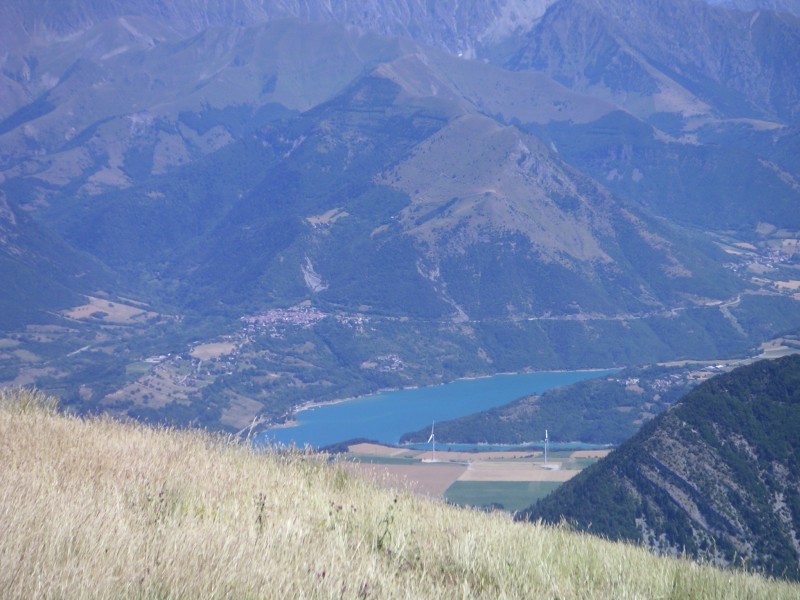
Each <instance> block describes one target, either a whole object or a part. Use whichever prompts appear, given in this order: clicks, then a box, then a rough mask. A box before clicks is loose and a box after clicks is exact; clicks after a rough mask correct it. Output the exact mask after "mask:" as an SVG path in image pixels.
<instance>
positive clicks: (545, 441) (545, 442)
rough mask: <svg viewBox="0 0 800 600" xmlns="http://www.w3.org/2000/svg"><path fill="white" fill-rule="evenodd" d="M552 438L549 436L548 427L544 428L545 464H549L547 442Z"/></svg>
mask: <svg viewBox="0 0 800 600" xmlns="http://www.w3.org/2000/svg"><path fill="white" fill-rule="evenodd" d="M549 441H550V440H549V439H548V437H547V429H545V430H544V466H545V467H546V466H547V444H548V442H549Z"/></svg>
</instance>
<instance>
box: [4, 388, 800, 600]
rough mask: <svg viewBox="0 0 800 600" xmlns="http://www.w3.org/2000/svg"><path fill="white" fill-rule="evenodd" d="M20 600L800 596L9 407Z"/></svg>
mask: <svg viewBox="0 0 800 600" xmlns="http://www.w3.org/2000/svg"><path fill="white" fill-rule="evenodd" d="M0 435H2V439H3V444H2V445H1V446H0V465H2V466H0V472H1V473H2V477H0V511H2V514H4V515H5V517H4V519H3V529H4V530H3V536H2V539H1V540H0V589H3V593H4V597H5V598H9V599H16V598H29V597H32V596H37V597H59V598H84V597H114V598H230V597H236V598H242V597H252V598H256V597H312V598H333V597H336V598H453V597H469V598H539V597H559V598H720V597H725V598H732V599H736V598H773V599H776V598H777V599H780V598H787V599H788V598H796V597H797V594H798V587H797V586H796V585H791V584H787V583H782V582H775V581H768V580H766V579H763V578H760V577H757V576H753V575H747V574H744V573H741V572H723V571H719V570H715V569H713V568H711V567H709V566H701V565H697V564H693V563H691V562H688V561H686V560H678V559H672V558H656V557H653V556H651V555H649V554H648V553H646V552H645V551H644V550H642V549H640V548H635V547H633V546H630V545H623V544H613V543H610V542H606V541H602V540H598V539H596V538H593V537H591V536H587V535H583V534H577V533H573V532H569V531H567V530H566V529H562V528H550V527H546V526H542V525H533V524H521V523H514V522H512V521H511V519H510V518H509V517H508V516H505V515H502V514H484V513H478V512H472V511H465V510H462V509H457V508H454V507H450V506H447V505H445V504H443V503H441V502H438V501H433V500H429V499H424V498H419V497H415V496H412V495H410V494H408V493H406V492H403V491H396V490H395V491H388V490H384V489H380V488H379V487H377V486H376V485H375V484H374V483H371V482H367V481H364V480H362V479H359V478H357V477H355V476H353V475H351V474H350V473H348V472H347V471H346V469H345V467H344V465H341V464H329V463H328V461H327V459H326V457H324V456H319V455H311V454H302V453H296V452H288V453H270V452H267V453H264V452H256V451H254V450H252V449H251V448H250V447H248V446H247V445H243V444H238V443H233V442H231V441H230V440H225V439H221V438H212V437H209V436H208V435H207V434H203V433H199V432H189V431H183V432H177V431H165V430H155V429H150V428H147V427H143V426H141V425H133V424H121V423H118V422H114V421H111V420H107V419H97V420H82V419H78V418H74V417H67V416H63V415H60V414H58V413H57V412H56V410H55V403H54V402H53V401H52V399H49V398H47V397H45V396H43V395H41V394H39V393H37V392H33V391H15V392H2V393H0Z"/></svg>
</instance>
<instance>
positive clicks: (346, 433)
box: [258, 368, 619, 448]
mask: <svg viewBox="0 0 800 600" xmlns="http://www.w3.org/2000/svg"><path fill="white" fill-rule="evenodd" d="M618 370H619V369H617V368H614V369H602V368H592V369H579V370H550V371H525V372H520V373H498V374H496V375H486V376H469V377H462V378H459V379H456V380H453V381H451V382H448V383H437V384H435V385H430V386H408V387H403V388H399V389H391V390H381V391H379V392H374V393H371V394H365V395H362V396H358V397H352V398H340V399H337V400H330V401H323V402H305V403H303V404H301V405H299V406H298V408H297V409H296V411H295V412H294V413H293V414H292V415H291V416H288V415H287V420H286V421H284V422H283V423H280V424H275V425H272V426H270V427H268V428H266V430H265V431H263V433H260V434H259V436H258V437H259V438H260V439H262V440H265V441H268V442H269V443H278V444H285V445H292V444H294V445H296V446H299V447H302V446H312V447H317V448H323V447H325V446H329V445H332V444H338V443H341V442H344V441H347V440H354V439H370V440H373V441H375V442H377V443H382V444H389V445H398V444H399V443H400V439H401V437H402V436H403V434H405V433H408V432H409V431H417V430H418V429H420V428H423V427H427V426H430V424H431V423H432V422H444V421H449V420H452V419H455V418H458V417H462V416H464V415H468V414H473V413H476V412H482V411H484V410H488V409H491V408H494V407H497V406H502V405H505V404H507V403H509V402H512V401H514V400H515V399H518V398H522V397H525V396H530V395H538V394H542V393H544V392H546V391H548V390H550V389H553V388H557V387H562V386H565V385H570V384H573V383H576V382H578V381H583V380H586V379H592V378H595V377H602V376H605V375H607V374H612V373H615V372H618ZM356 401H358V402H356ZM313 409H316V410H313Z"/></svg>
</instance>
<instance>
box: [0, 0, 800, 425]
mask: <svg viewBox="0 0 800 600" xmlns="http://www.w3.org/2000/svg"><path fill="white" fill-rule="evenodd" d="M0 22H2V23H3V24H2V25H0V40H2V52H3V55H2V59H1V60H0V71H1V74H0V89H2V90H3V93H2V94H0V98H1V99H2V100H0V202H2V205H0V206H3V207H7V208H5V209H4V210H3V212H2V214H3V215H5V216H3V217H2V218H3V221H2V227H3V230H2V231H3V232H4V234H3V237H2V238H0V251H2V252H3V255H2V256H3V257H6V258H4V260H3V262H2V263H0V269H2V271H0V275H2V278H3V280H4V281H11V282H14V283H13V286H8V287H7V288H6V290H4V295H3V298H2V302H3V306H8V307H11V308H10V309H9V310H8V311H7V312H6V316H5V317H4V323H5V324H4V325H3V331H4V333H5V334H6V339H7V341H5V342H2V341H0V363H2V366H3V371H2V372H3V373H6V374H7V375H6V379H7V381H11V382H15V383H24V382H36V383H38V384H39V385H42V386H44V387H46V388H47V389H49V390H53V391H56V392H58V393H60V394H61V395H62V396H64V397H66V398H67V399H68V401H70V402H72V403H73V404H75V405H76V406H80V407H82V408H83V409H87V408H91V409H102V410H114V411H118V412H123V413H126V414H132V415H134V416H139V417H141V418H153V419H167V420H172V421H174V422H180V423H187V422H191V421H193V420H196V419H201V422H203V423H204V424H208V425H210V426H215V427H228V428H238V427H240V426H242V424H243V423H247V422H249V421H251V420H252V418H253V417H254V416H256V415H261V416H262V417H264V418H267V419H277V418H281V417H282V416H285V414H286V411H288V410H290V408H291V406H292V405H293V404H294V403H297V402H299V401H304V400H309V399H332V398H336V397H342V396H348V395H354V394H356V393H364V392H366V391H371V390H374V389H377V388H380V387H387V386H391V387H396V386H403V385H417V384H421V383H434V382H437V381H442V380H446V379H451V378H454V377H458V376H465V375H475V374H486V373H492V372H498V371H503V370H524V369H544V368H575V367H596V366H612V365H624V364H633V363H634V362H648V361H655V360H667V359H674V358H685V357H702V358H711V357H716V356H729V355H733V354H744V353H748V352H750V351H751V350H752V348H753V347H754V346H756V345H758V344H759V343H761V342H763V341H764V340H766V339H768V338H770V337H774V336H776V335H779V334H781V333H783V332H786V331H788V330H792V329H794V328H797V327H798V326H800V305H799V304H798V302H797V295H796V288H795V284H794V283H793V282H795V281H796V280H797V279H800V278H798V277H797V274H796V259H797V253H796V251H797V249H798V246H797V240H798V239H799V238H800V234H798V230H800V222H798V221H799V220H800V216H798V215H800V212H798V211H797V210H796V207H797V202H798V200H800V163H799V162H798V158H797V157H798V156H800V154H799V153H798V152H797V149H798V146H800V143H799V142H798V140H800V138H798V129H797V127H798V117H799V116H800V115H798V112H797V108H798V106H800V102H799V100H800V97H799V94H800V91H799V90H800V76H799V75H798V72H797V69H796V65H797V64H799V63H800V56H798V52H800V20H798V18H797V17H796V16H793V15H792V14H791V13H789V12H777V11H772V10H758V11H755V12H744V11H740V10H734V9H730V8H725V7H720V6H712V5H710V4H706V3H702V2H696V1H692V0H680V1H678V2H644V1H642V2H634V3H617V2H612V3H602V4H601V3H597V2H593V1H590V0H558V1H555V2H551V1H549V0H548V1H542V2H535V3H523V2H514V1H507V2H501V1H497V2H487V3H480V4H474V5H470V4H462V3H457V2H444V3H438V4H437V5H436V6H435V7H429V6H428V5H427V4H425V5H423V4H422V3H418V2H406V1H400V0H397V1H394V2H390V3H388V4H387V3H381V4H380V5H379V4H376V3H372V2H358V3H322V2H302V3H300V2H277V1H275V2H272V1H266V0H251V1H242V2H237V3H227V2H215V1H210V2H202V3H199V2H195V1H193V0H182V1H179V2H175V3H170V4H169V5H168V6H167V5H160V4H153V3H149V2H136V1H134V0H126V1H122V0H120V1H116V2H107V3H95V2H88V1H78V0H75V1H71V2H64V3H58V4H53V3H49V2H39V1H35V2H22V1H17V0H15V1H11V2H6V3H4V6H3V7H2V8H0ZM9 215H10V216H9ZM45 264H46V265H47V268H45V267H44V266H43V265H45ZM32 265H33V266H32ZM33 289H40V290H41V293H40V294H38V296H37V297H36V301H35V302H31V301H29V300H28V298H30V297H31V293H30V292H29V291H26V290H33ZM102 303H105V304H113V305H114V306H113V307H109V306H102V307H101V306H100V305H101V304H102ZM81 307H89V308H85V310H84V309H81ZM98 307H100V308H102V310H100V309H99V308H98ZM121 307H125V308H124V311H123V312H124V315H127V316H124V317H123V316H121V315H122V314H123V313H121V312H120V311H121V310H123V309H122V308H121ZM109 308H114V309H115V310H113V311H109V310H107V309H109ZM79 309H80V310H79ZM276 310H277V311H295V312H283V313H274V312H270V311H276ZM137 311H138V312H137ZM301 313H302V314H304V315H306V316H305V317H303V318H302V319H301V318H300V317H297V315H298V314H301ZM276 314H281V315H283V316H282V317H280V318H278V317H275V316H274V315H276ZM286 315H290V316H288V317H287V316H286ZM308 315H316V316H314V317H313V318H312V317H309V316H308ZM129 317H130V318H129ZM275 319H277V321H276V320H275ZM309 319H310V321H309ZM242 323H245V324H247V323H250V324H251V326H249V329H248V326H246V325H244V326H243V325H242ZM253 323H262V324H263V323H269V324H270V327H265V328H259V327H256V326H253V325H252V324H253ZM276 323H277V324H278V325H280V327H277V326H276V327H277V328H276V327H272V326H273V325H275V324H276ZM44 326H47V327H55V328H56V329H55V330H53V331H48V332H47V333H46V335H47V336H48V338H47V339H48V343H49V345H47V346H45V345H43V344H42V340H41V339H39V337H37V336H41V335H43V334H42V333H41V332H40V331H39V329H37V328H41V327H44ZM221 336H224V341H220V340H222V339H223V338H222V337H221ZM212 342H213V343H223V344H229V345H232V346H231V347H232V348H234V349H235V350H230V349H229V350H230V352H229V353H228V354H225V353H223V354H214V353H213V352H212V353H211V355H209V357H208V358H207V359H206V360H205V361H204V360H203V359H200V358H198V356H200V355H205V354H204V352H206V351H199V353H198V352H196V351H195V348H197V347H198V346H203V345H204V344H206V346H207V345H208V343H212ZM4 348H5V349H4ZM225 348H228V346H225ZM23 350H24V351H25V352H23ZM26 352H27V353H28V354H26ZM208 352H211V351H208ZM193 353H194V354H193ZM234 354H235V355H236V356H238V359H237V360H235V361H232V360H229V359H228V358H225V357H228V356H231V355H234ZM154 356H155V357H163V358H162V359H161V360H160V362H157V361H156V360H155V359H153V357H154ZM174 356H180V357H182V358H181V360H183V361H184V363H185V362H186V361H190V362H191V361H194V363H193V366H192V367H191V369H190V370H189V371H186V369H185V368H184V363H180V364H179V363H178V362H175V360H176V359H175V358H174ZM151 359H153V360H151ZM148 360H151V362H147V361H148ZM91 361H94V363H95V364H96V363H101V364H103V365H106V367H107V368H106V367H104V368H103V369H102V370H101V373H102V374H101V375H99V376H98V375H92V376H90V375H88V374H86V373H87V371H86V369H87V367H88V366H89V363H90V362H91ZM197 361H200V363H203V362H205V366H203V365H201V364H198V362H197ZM148 365H150V366H148ZM153 365H158V366H153ZM388 365H391V366H388ZM204 369H205V370H204ZM79 373H84V375H78V374H79ZM154 380H159V381H160V380H164V381H170V382H171V383H169V385H166V384H164V385H162V384H157V383H154Z"/></svg>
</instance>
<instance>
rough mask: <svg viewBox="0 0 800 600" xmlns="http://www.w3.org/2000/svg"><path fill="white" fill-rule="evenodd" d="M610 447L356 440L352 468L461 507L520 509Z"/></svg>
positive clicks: (351, 449) (389, 484)
mask: <svg viewBox="0 0 800 600" xmlns="http://www.w3.org/2000/svg"><path fill="white" fill-rule="evenodd" d="M609 452H610V450H589V451H586V450H576V451H557V452H550V453H548V460H547V464H545V461H544V455H543V453H542V452H540V451H509V452H449V451H446V450H444V451H441V450H440V451H437V452H436V455H435V458H434V456H433V454H432V453H431V452H429V451H420V450H413V449H405V448H393V447H389V446H381V445H378V444H355V445H353V446H350V447H349V452H348V453H347V454H346V455H345V460H346V461H347V463H346V464H347V466H348V468H350V469H352V470H354V471H356V472H360V473H364V474H367V475H368V476H369V477H370V478H373V479H375V480H376V481H379V482H380V483H382V484H383V485H386V486H387V487H403V488H408V489H410V490H412V491H413V492H415V493H417V494H420V495H425V496H431V497H439V498H444V499H445V500H447V501H448V502H451V503H453V504H459V505H466V506H474V507H481V508H498V509H503V510H508V511H512V512H513V511H517V510H522V509H523V508H527V507H528V506H530V505H531V504H533V503H534V502H536V500H538V499H539V498H542V497H544V496H546V495H547V494H549V493H550V492H552V491H553V490H554V489H556V488H557V487H558V486H559V485H561V484H562V483H563V482H565V481H568V480H569V479H571V478H572V477H574V476H575V475H577V474H578V473H579V472H580V471H581V470H582V469H584V468H586V467H587V466H588V465H590V464H592V463H594V462H596V461H597V460H599V459H600V458H602V457H604V456H606V455H607V454H608V453H609Z"/></svg>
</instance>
